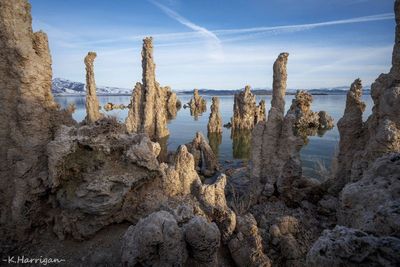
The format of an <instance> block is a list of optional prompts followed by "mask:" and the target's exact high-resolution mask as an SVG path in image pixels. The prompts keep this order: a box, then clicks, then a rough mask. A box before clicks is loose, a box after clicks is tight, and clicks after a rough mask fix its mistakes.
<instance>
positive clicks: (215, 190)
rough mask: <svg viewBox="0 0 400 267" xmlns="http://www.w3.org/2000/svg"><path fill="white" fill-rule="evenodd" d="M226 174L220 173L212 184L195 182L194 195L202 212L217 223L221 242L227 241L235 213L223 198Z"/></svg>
mask: <svg viewBox="0 0 400 267" xmlns="http://www.w3.org/2000/svg"><path fill="white" fill-rule="evenodd" d="M226 179H227V178H226V176H225V175H224V174H221V175H220V176H219V177H218V178H217V180H216V181H215V182H214V183H213V184H206V185H202V184H201V183H197V185H196V187H195V191H194V195H195V196H196V198H197V199H198V200H199V202H200V204H201V206H202V208H203V210H204V212H205V213H206V214H207V215H208V216H209V217H210V218H211V219H212V220H213V221H215V222H216V223H217V225H218V228H219V230H220V232H221V235H222V240H223V242H225V243H226V242H227V241H228V240H229V238H230V237H231V235H232V233H233V231H234V230H235V227H236V214H235V213H234V212H233V211H232V210H231V209H230V208H229V207H228V205H227V203H226V199H225V187H226Z"/></svg>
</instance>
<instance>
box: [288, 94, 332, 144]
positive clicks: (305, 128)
mask: <svg viewBox="0 0 400 267" xmlns="http://www.w3.org/2000/svg"><path fill="white" fill-rule="evenodd" d="M312 101H313V98H312V95H311V94H310V93H308V92H307V91H304V90H299V91H297V92H296V95H295V98H294V99H293V100H292V105H291V106H290V110H289V113H292V114H294V115H295V116H296V122H295V129H296V131H297V133H298V134H299V135H300V136H302V137H303V139H304V140H305V142H307V137H308V136H313V135H316V134H319V135H323V134H324V132H325V131H327V130H330V129H332V128H333V126H334V124H333V118H332V117H331V116H329V115H328V114H327V113H326V111H320V112H314V111H312V110H311V104H312ZM320 115H321V117H320Z"/></svg>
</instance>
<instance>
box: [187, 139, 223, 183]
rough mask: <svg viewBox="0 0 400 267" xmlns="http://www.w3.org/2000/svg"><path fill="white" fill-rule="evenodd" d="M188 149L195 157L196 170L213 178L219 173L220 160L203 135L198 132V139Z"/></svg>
mask: <svg viewBox="0 0 400 267" xmlns="http://www.w3.org/2000/svg"><path fill="white" fill-rule="evenodd" d="M186 147H187V148H188V150H189V152H190V153H191V154H192V155H193V157H194V165H195V168H196V170H198V171H199V172H200V173H201V174H203V175H205V176H212V175H214V174H215V172H216V171H218V159H217V157H216V156H215V154H214V152H213V150H212V149H211V147H210V145H209V144H208V142H207V139H206V138H204V136H203V134H202V133H200V132H197V133H196V137H195V138H194V139H193V141H192V142H191V143H188V144H186Z"/></svg>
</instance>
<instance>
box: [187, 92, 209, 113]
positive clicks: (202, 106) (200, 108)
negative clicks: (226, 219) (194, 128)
mask: <svg viewBox="0 0 400 267" xmlns="http://www.w3.org/2000/svg"><path fill="white" fill-rule="evenodd" d="M188 105H189V108H190V115H191V116H193V117H194V118H195V119H196V120H197V118H198V117H199V116H200V115H201V114H202V113H203V112H205V111H206V110H207V101H206V100H205V99H204V98H202V97H201V96H200V95H199V90H197V89H194V91H193V98H192V99H190V101H189V103H188Z"/></svg>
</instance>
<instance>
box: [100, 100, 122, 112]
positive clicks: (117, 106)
mask: <svg viewBox="0 0 400 267" xmlns="http://www.w3.org/2000/svg"><path fill="white" fill-rule="evenodd" d="M103 108H104V110H105V111H111V110H114V109H126V108H128V106H125V105H124V104H113V103H111V102H108V103H107V104H105V105H104V107H103Z"/></svg>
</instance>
